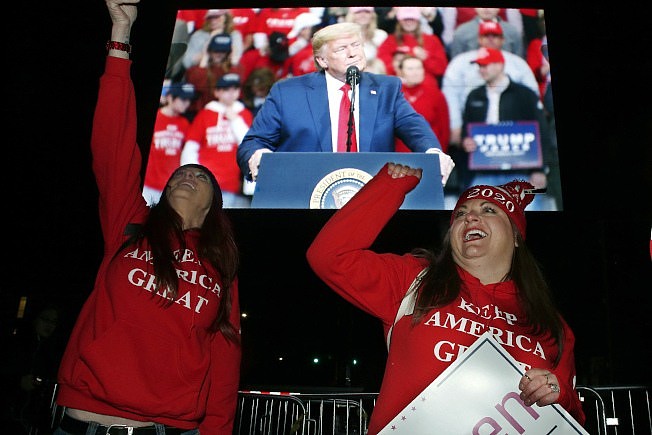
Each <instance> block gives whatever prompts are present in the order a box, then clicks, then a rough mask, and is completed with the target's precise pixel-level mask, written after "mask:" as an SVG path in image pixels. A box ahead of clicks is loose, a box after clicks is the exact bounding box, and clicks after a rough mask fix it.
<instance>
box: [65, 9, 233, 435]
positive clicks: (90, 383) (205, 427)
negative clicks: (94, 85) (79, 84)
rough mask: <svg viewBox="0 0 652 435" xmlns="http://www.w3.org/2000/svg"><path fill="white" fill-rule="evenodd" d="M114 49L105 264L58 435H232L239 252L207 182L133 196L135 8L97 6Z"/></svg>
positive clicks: (103, 215) (100, 169)
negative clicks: (149, 200) (151, 200)
mask: <svg viewBox="0 0 652 435" xmlns="http://www.w3.org/2000/svg"><path fill="white" fill-rule="evenodd" d="M105 1H106V5H107V7H108V11H109V14H110V16H111V20H112V22H113V25H112V30H111V41H110V42H109V43H108V44H107V48H108V50H109V51H108V56H107V59H106V67H105V72H104V74H103V76H102V77H101V80H100V90H99V97H98V101H97V106H96V111H95V117H94V121H93V133H92V138H91V149H92V154H93V171H94V174H95V178H96V181H97V185H98V190H99V215H100V222H101V228H102V235H103V239H104V258H103V259H102V263H101V264H100V267H99V271H98V274H97V277H96V281H95V286H94V288H93V291H92V292H91V294H90V296H89V297H88V299H87V300H86V302H85V303H84V306H83V307H82V310H81V312H80V314H79V318H78V319H77V322H76V325H75V327H74V329H73V331H72V334H71V336H70V339H69V342H68V345H67V348H66V351H65V354H64V356H63V359H62V362H61V366H60V370H59V376H58V382H59V391H58V397H57V402H58V405H60V406H63V407H65V409H66V411H65V414H64V417H63V419H62V421H61V423H60V425H59V427H58V428H57V431H56V432H55V433H57V434H99V435H101V434H106V433H107V432H109V430H110V432H109V433H111V434H116V433H119V434H122V433H124V434H127V433H128V434H132V435H139V434H151V435H153V434H159V435H160V434H166V435H170V434H183V435H192V434H197V433H199V430H201V434H202V435H211V434H214V435H225V434H231V432H232V428H233V419H234V415H235V410H236V403H237V391H238V384H239V378H240V358H241V348H240V323H239V318H240V313H239V304H238V286H237V275H236V272H237V267H238V250H237V247H236V245H235V242H234V236H233V233H232V229H231V224H230V222H229V220H228V219H227V216H226V214H225V212H224V210H223V209H222V194H221V190H220V187H219V185H218V183H217V181H216V180H215V177H214V176H213V174H212V173H211V172H210V171H209V170H208V169H207V168H205V167H203V166H201V165H185V166H181V167H180V168H178V169H177V170H176V171H175V172H174V173H173V174H172V176H171V177H170V180H168V182H167V184H166V188H165V191H164V192H163V194H162V195H161V199H160V201H159V202H158V204H156V205H154V206H153V207H152V208H148V207H147V205H146V203H145V201H144V199H143V197H142V195H141V193H140V186H141V174H140V172H141V155H140V151H139V148H138V145H137V144H136V101H135V96H134V89H133V83H132V81H131V78H130V67H131V61H130V60H129V51H130V46H129V36H130V31H131V27H132V25H133V22H134V20H135V19H136V15H137V9H136V3H138V1H139V0H105Z"/></svg>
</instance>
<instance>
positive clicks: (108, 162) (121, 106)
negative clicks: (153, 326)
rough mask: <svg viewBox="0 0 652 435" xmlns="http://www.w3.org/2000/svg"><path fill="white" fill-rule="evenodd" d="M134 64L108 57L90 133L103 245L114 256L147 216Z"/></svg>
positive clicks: (106, 251)
mask: <svg viewBox="0 0 652 435" xmlns="http://www.w3.org/2000/svg"><path fill="white" fill-rule="evenodd" d="M130 68H131V61H130V60H127V59H121V58H117V57H113V56H107V58H106V66H105V70H104V74H103V75H102V77H101V78H100V90H99V93H98V100H97V105H96V108H95V114H94V118H93V132H92V135H91V151H92V154H93V173H94V174H95V179H96V181H97V187H98V190H99V215H100V223H101V226H102V234H103V236H104V249H105V253H108V254H110V255H112V254H113V253H114V252H115V250H116V249H117V247H118V246H120V245H121V244H122V242H123V240H124V231H125V228H126V226H127V224H128V223H130V222H134V221H136V220H142V217H143V216H144V215H145V213H146V212H147V206H146V203H145V200H144V199H143V197H142V193H141V187H140V185H141V174H140V170H141V154H140V149H139V148H138V144H137V143H136V126H137V122H136V98H135V94H134V87H133V83H132V81H131V77H130Z"/></svg>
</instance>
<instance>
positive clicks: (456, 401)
mask: <svg viewBox="0 0 652 435" xmlns="http://www.w3.org/2000/svg"><path fill="white" fill-rule="evenodd" d="M522 376H523V371H522V369H521V368H520V366H519V365H518V363H517V362H516V360H515V359H514V358H513V357H512V356H511V355H510V354H509V353H507V351H505V349H503V347H502V346H501V345H500V344H499V343H498V342H497V341H496V340H495V339H494V338H493V336H492V335H491V333H489V332H487V333H485V334H483V335H482V336H480V337H479V338H478V339H477V340H476V342H475V343H474V344H473V345H472V346H471V347H469V348H468V349H467V350H466V352H464V353H463V354H462V355H460V356H459V357H458V358H457V360H455V362H453V364H451V365H450V366H449V367H448V368H447V369H446V370H444V371H443V372H442V373H441V375H439V376H438V377H437V379H435V380H434V381H433V382H432V383H431V384H430V385H428V386H427V387H426V388H425V389H424V390H423V391H422V392H421V394H419V395H418V396H417V397H416V398H415V399H414V400H413V401H412V402H411V403H410V404H409V405H408V406H406V407H405V409H403V410H402V411H401V412H400V413H399V414H398V415H397V416H396V417H394V419H393V420H392V421H391V422H390V423H389V424H388V425H387V426H385V428H383V430H382V431H380V433H379V434H380V435H390V434H392V435H396V434H406V435H407V434H409V435H420V434H424V435H425V434H428V435H430V434H433V433H436V434H437V435H448V434H450V435H462V434H473V435H476V434H478V435H484V434H486V435H492V434H500V435H534V434H536V435H541V434H551V435H567V434H581V435H589V434H588V432H586V431H585V430H584V429H583V428H582V427H581V426H580V424H579V423H577V421H576V420H575V419H574V418H573V417H572V416H571V415H570V414H569V413H568V412H566V410H564V409H563V408H562V407H561V406H559V405H557V404H553V405H549V406H543V407H539V406H538V405H536V404H535V405H532V406H526V405H525V404H524V403H523V402H522V401H521V399H520V397H519V390H518V387H517V386H518V383H519V381H520V378H521V377H522Z"/></svg>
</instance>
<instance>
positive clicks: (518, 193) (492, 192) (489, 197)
mask: <svg viewBox="0 0 652 435" xmlns="http://www.w3.org/2000/svg"><path fill="white" fill-rule="evenodd" d="M544 191H545V189H535V188H534V186H533V185H531V184H530V183H528V182H527V181H523V180H514V181H510V182H509V183H507V184H501V185H500V186H487V185H478V186H472V187H469V188H468V189H466V190H465V191H464V192H463V193H462V194H461V195H460V198H459V199H458V200H457V204H455V208H454V209H453V214H452V215H451V224H452V223H453V219H455V211H456V210H457V208H458V207H459V206H460V205H462V204H463V203H465V202H466V201H469V200H471V199H484V200H485V201H489V202H492V203H494V204H496V205H497V206H498V207H500V208H501V210H503V211H504V212H505V213H506V214H507V216H509V218H510V219H511V221H512V222H514V224H515V225H516V227H517V228H518V230H519V232H520V233H521V237H523V240H525V228H526V224H527V223H526V221H525V207H527V205H528V204H529V203H531V202H532V200H533V199H534V193H543V192H544Z"/></svg>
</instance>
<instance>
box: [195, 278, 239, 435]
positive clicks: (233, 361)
mask: <svg viewBox="0 0 652 435" xmlns="http://www.w3.org/2000/svg"><path fill="white" fill-rule="evenodd" d="M231 290H232V291H233V304H232V306H231V314H230V316H229V317H230V319H229V320H230V322H231V324H232V325H233V326H234V327H235V328H236V331H237V332H238V335H240V303H239V297H238V294H239V292H238V281H237V280H236V281H234V283H233V287H232V288H231ZM211 353H212V354H211V369H210V370H211V371H210V378H211V389H210V393H209V394H208V403H207V404H206V415H205V417H204V419H203V420H202V422H201V424H200V425H199V431H200V432H201V434H202V435H226V434H231V433H232V432H233V422H234V417H235V412H236V406H237V403H238V388H239V386H240V384H239V380H240V361H241V358H242V347H241V345H240V344H235V343H233V342H231V341H229V340H227V339H226V338H225V337H224V336H223V335H222V334H219V333H218V334H216V335H215V338H214V339H213V343H212V352H211Z"/></svg>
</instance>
